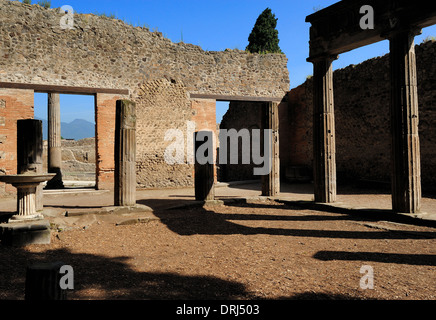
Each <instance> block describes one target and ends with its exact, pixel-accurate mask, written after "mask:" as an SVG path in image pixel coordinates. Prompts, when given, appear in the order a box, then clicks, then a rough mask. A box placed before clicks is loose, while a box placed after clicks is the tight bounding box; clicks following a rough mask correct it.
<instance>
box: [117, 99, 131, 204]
mask: <svg viewBox="0 0 436 320" xmlns="http://www.w3.org/2000/svg"><path fill="white" fill-rule="evenodd" d="M114 195H115V201H114V202H115V205H116V206H128V207H132V206H135V205H136V105H135V103H134V102H131V101H128V100H117V102H116V120H115V192H114Z"/></svg>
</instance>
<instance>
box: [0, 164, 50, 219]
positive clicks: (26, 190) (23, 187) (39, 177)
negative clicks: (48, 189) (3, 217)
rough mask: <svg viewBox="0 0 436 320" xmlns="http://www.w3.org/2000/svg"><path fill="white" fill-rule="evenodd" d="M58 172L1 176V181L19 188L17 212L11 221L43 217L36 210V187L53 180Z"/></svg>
mask: <svg viewBox="0 0 436 320" xmlns="http://www.w3.org/2000/svg"><path fill="white" fill-rule="evenodd" d="M55 175H56V174H50V173H49V174H18V175H7V176H0V182H4V183H7V184H11V185H13V186H14V187H15V188H17V214H16V215H14V216H13V217H12V218H11V219H10V220H9V222H25V221H29V220H40V219H43V218H44V217H43V215H41V214H39V213H37V211H36V188H37V187H38V186H39V185H40V184H41V183H42V182H45V181H49V180H51V179H52V178H53V177H54V176H55Z"/></svg>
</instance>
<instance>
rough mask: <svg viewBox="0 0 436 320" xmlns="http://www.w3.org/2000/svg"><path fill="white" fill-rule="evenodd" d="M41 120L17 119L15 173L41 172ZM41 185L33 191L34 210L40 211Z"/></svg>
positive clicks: (41, 207) (41, 205)
mask: <svg viewBox="0 0 436 320" xmlns="http://www.w3.org/2000/svg"><path fill="white" fill-rule="evenodd" d="M42 149H43V147H42V121H41V120H33V119H26V120H18V121H17V173H18V174H42V168H43V163H42ZM42 190H43V187H42V185H40V184H38V185H37V187H36V193H35V199H34V201H35V207H36V211H38V212H41V211H42V209H43V204H42Z"/></svg>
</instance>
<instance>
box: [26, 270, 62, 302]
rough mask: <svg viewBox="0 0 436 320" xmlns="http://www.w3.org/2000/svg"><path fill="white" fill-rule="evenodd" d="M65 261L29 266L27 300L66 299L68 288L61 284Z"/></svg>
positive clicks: (27, 272)
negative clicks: (61, 272)
mask: <svg viewBox="0 0 436 320" xmlns="http://www.w3.org/2000/svg"><path fill="white" fill-rule="evenodd" d="M63 265H64V263H63V262H54V263H38V264H34V265H31V266H28V267H27V270H26V283H25V300H28V301H47V300H66V290H62V288H61V286H60V280H61V274H60V269H61V267H62V266H63Z"/></svg>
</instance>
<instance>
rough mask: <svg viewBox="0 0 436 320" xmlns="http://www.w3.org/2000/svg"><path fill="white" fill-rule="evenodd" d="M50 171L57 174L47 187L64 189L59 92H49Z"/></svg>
mask: <svg viewBox="0 0 436 320" xmlns="http://www.w3.org/2000/svg"><path fill="white" fill-rule="evenodd" d="M47 145H48V156H47V158H48V173H55V174H56V176H55V177H54V178H53V179H51V180H50V181H48V182H47V186H46V189H63V188H64V184H63V182H62V172H61V168H62V138H61V106H60V96H59V94H57V93H49V94H48V143H47Z"/></svg>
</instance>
